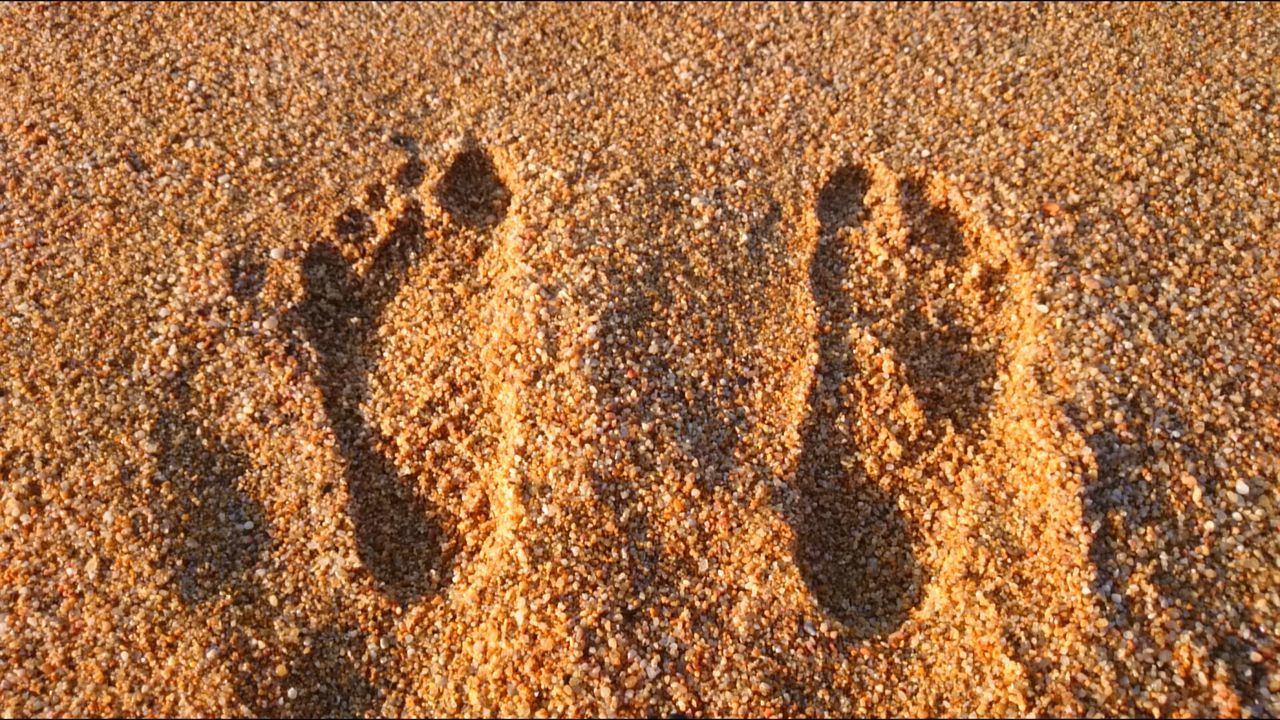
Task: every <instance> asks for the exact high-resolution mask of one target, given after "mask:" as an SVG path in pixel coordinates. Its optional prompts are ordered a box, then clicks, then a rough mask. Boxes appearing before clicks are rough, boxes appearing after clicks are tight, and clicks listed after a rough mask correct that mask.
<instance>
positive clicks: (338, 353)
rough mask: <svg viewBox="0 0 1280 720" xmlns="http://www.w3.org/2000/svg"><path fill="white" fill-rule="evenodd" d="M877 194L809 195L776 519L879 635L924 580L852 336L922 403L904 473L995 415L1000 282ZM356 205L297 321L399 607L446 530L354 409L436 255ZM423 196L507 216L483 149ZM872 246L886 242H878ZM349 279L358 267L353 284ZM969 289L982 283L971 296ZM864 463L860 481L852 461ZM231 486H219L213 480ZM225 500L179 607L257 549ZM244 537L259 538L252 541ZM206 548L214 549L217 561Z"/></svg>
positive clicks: (800, 556) (824, 591) (441, 569)
mask: <svg viewBox="0 0 1280 720" xmlns="http://www.w3.org/2000/svg"><path fill="white" fill-rule="evenodd" d="M406 149H408V150H409V151H410V158H409V160H408V161H407V162H406V163H405V164H404V165H403V166H402V168H401V170H400V171H399V173H398V174H397V176H396V178H395V179H394V181H393V185H394V186H396V187H397V188H398V189H400V190H404V191H410V190H412V189H413V188H416V187H417V186H418V184H420V183H421V181H422V179H423V176H424V172H425V169H424V167H423V166H422V163H421V162H420V161H419V160H418V159H417V155H416V153H415V152H413V149H412V146H411V145H409V146H407V148H406ZM872 187H873V177H872V173H871V172H870V171H869V170H868V169H867V168H864V167H860V166H856V165H849V166H846V167H843V168H841V169H839V170H838V171H836V172H835V173H834V174H832V175H831V177H830V178H829V179H828V181H827V182H826V183H825V185H824V186H823V188H822V189H821V190H820V191H819V192H818V194H817V198H816V202H815V208H814V213H815V215H816V219H817V226H818V235H819V237H818V242H817V246H816V250H815V251H814V253H813V257H812V261H811V265H810V271H809V277H810V285H811V292H812V294H813V298H814V301H815V303H816V305H817V307H818V309H819V312H820V317H821V319H820V333H819V339H818V350H819V352H818V355H819V359H818V365H817V367H816V369H815V372H814V375H813V381H812V385H811V387H810V389H809V402H808V406H809V408H810V413H809V415H808V417H807V419H806V420H805V421H804V423H803V426H802V438H803V452H802V455H801V458H800V462H799V464H798V466H797V471H796V485H797V487H798V489H799V490H800V491H801V492H800V493H799V495H800V497H801V498H802V501H801V503H800V504H799V506H798V507H792V508H788V509H787V515H788V517H789V519H790V520H791V521H792V525H793V527H794V529H795V534H796V541H797V546H796V548H795V557H796V559H797V563H798V565H799V567H800V570H801V573H802V576H803V577H804V578H805V580H806V582H807V583H808V585H809V587H810V590H811V592H812V594H813V596H814V598H815V599H816V600H817V601H818V603H819V604H820V605H821V606H822V607H823V608H824V610H825V611H826V612H827V613H828V614H829V615H831V616H832V617H834V618H836V619H838V620H840V621H841V622H842V623H844V624H846V625H848V626H851V627H852V626H856V627H859V628H862V629H863V630H864V631H865V632H868V633H871V634H880V633H882V632H885V631H888V630H891V629H892V628H894V627H896V626H897V625H898V624H900V623H901V621H902V620H903V619H905V616H906V614H907V613H908V612H909V610H910V609H911V608H912V607H913V606H914V605H915V604H916V602H917V600H918V598H919V595H920V591H921V587H922V581H923V571H922V569H921V568H920V567H919V564H918V563H917V562H916V560H915V557H914V552H913V549H912V548H913V537H912V535H913V531H912V529H911V527H910V523H909V521H908V520H907V519H906V517H904V515H903V513H902V512H901V510H900V509H899V507H898V503H897V501H896V499H895V498H894V493H893V492H892V491H891V488H889V487H887V486H886V484H885V483H880V482H877V481H876V480H875V479H873V478H874V477H875V476H878V475H883V467H884V458H883V457H879V456H877V457H869V454H874V452H875V450H876V449H877V447H878V446H877V445H876V442H875V441H874V440H873V441H870V442H865V441H860V440H865V438H860V436H862V435H866V432H864V431H863V430H859V429H858V428H856V427H852V426H851V424H850V422H849V420H848V419H849V418H850V417H853V416H856V415H858V414H859V408H858V407H857V404H858V403H862V413H861V414H862V415H863V416H864V417H865V416H867V415H868V413H869V414H870V415H878V416H881V417H883V416H884V415H885V414H886V413H888V414H890V415H892V414H893V412H897V411H898V409H896V408H886V407H878V408H877V407H872V405H874V404H875V400H876V398H874V397H873V398H868V397H865V395H866V393H863V392H861V391H860V390H859V388H858V385H859V380H858V378H859V377H860V376H863V375H865V374H866V372H867V368H866V367H865V365H866V364H867V362H868V361H869V359H870V358H872V356H873V355H874V353H872V355H868V353H867V351H866V349H865V348H862V349H859V348H858V347H855V345H854V344H853V343H851V340H850V339H851V338H853V337H855V336H857V335H858V334H859V333H861V334H862V335H863V336H864V337H869V338H874V341H873V344H879V345H882V346H885V347H888V348H891V349H892V352H893V357H895V358H897V360H898V361H899V362H900V364H901V366H902V374H903V375H904V376H905V382H906V384H907V385H908V386H909V388H910V391H909V394H910V395H911V396H912V402H911V403H909V404H911V405H913V406H915V407H918V408H919V409H920V411H921V412H922V414H923V418H922V420H921V419H918V418H917V419H916V420H921V421H919V422H914V421H913V420H912V419H911V418H908V420H907V421H906V422H903V423H900V424H895V427H894V428H893V430H894V432H892V433H891V434H892V435H895V436H896V437H895V441H896V442H897V443H898V445H899V446H900V447H899V448H895V449H894V450H893V453H894V454H897V455H899V456H900V462H902V463H904V464H906V463H911V462H915V461H916V460H917V459H918V458H919V457H921V456H922V455H925V454H927V451H928V450H929V449H930V448H931V447H933V446H934V445H936V444H937V443H938V442H940V441H941V439H942V436H943V435H944V434H945V433H947V432H957V433H965V432H969V431H971V430H973V429H974V428H975V427H977V426H979V425H980V424H981V419H982V418H983V417H984V415H985V413H986V411H987V409H988V406H989V405H990V403H991V399H992V395H993V392H994V377H995V369H996V362H997V355H998V349H996V348H992V347H985V348H977V347H975V342H974V338H975V328H974V325H975V323H980V322H981V319H980V316H981V315H983V314H984V313H989V312H991V308H990V306H989V303H988V304H986V305H984V303H987V301H988V300H990V298H991V295H990V293H988V292H987V290H988V289H990V288H993V287H998V285H999V277H998V276H999V273H1000V272H1002V269H1001V268H999V267H989V266H982V267H977V269H976V271H975V270H974V267H975V265H974V263H973V262H971V261H973V260H974V257H975V256H973V254H972V253H971V251H970V250H971V248H970V245H971V243H968V242H967V241H966V235H965V234H964V231H963V230H962V229H961V226H960V222H959V221H958V220H957V218H956V216H955V215H954V214H953V213H951V212H950V211H949V210H948V209H947V208H946V207H945V206H944V205H942V204H939V203H937V202H936V201H932V200H930V199H929V197H928V192H927V189H926V188H925V187H924V186H923V184H921V183H920V182H918V181H916V180H913V179H906V180H903V181H901V182H900V183H898V185H897V194H896V196H895V197H893V198H879V197H877V198H874V200H875V202H869V201H868V200H869V198H868V193H869V191H870V190H871V189H872ZM367 195H368V197H367V198H366V201H365V202H364V203H363V206H362V207H353V208H351V209H349V210H347V211H345V212H344V213H343V214H342V215H341V216H339V218H338V219H337V221H336V222H335V227H334V235H335V238H334V240H333V241H324V242H321V243H318V244H315V245H313V246H312V247H311V249H310V250H309V251H308V253H307V255H306V258H305V260H304V262H303V268H302V269H303V278H304V287H305V293H306V295H305V299H304V301H303V303H302V305H301V307H300V308H299V316H300V317H301V319H302V323H303V327H304V329H305V331H306V333H307V336H308V339H309V341H310V342H311V344H312V346H313V347H314V349H315V350H316V353H317V355H318V357H319V361H320V362H319V368H318V372H317V384H318V385H319V387H320V389H321V392H322V395H323V401H324V408H325V411H326V414H327V415H328V418H329V421H330V423H331V426H332V428H333V431H334V433H335V436H336V439H337V442H338V448H339V451H340V453H341V455H342V459H343V462H344V476H345V479H346V484H347V496H348V498H349V500H348V502H349V507H348V509H349V513H350V517H351V520H352V523H353V526H354V529H355V532H356V539H357V550H358V552H359V555H360V558H361V561H362V563H363V565H364V567H365V568H366V569H367V570H368V572H369V573H370V574H371V575H372V576H373V578H374V579H375V581H376V582H377V583H378V585H379V586H380V587H381V588H382V589H383V590H384V591H385V592H386V593H387V594H388V595H389V596H391V597H392V598H393V599H395V600H397V601H399V602H411V601H413V600H415V599H417V598H419V597H421V596H423V595H425V594H428V593H432V592H435V591H438V590H439V589H440V587H442V585H443V583H444V582H446V581H447V577H448V575H449V573H448V572H446V570H447V563H448V558H447V557H446V555H445V553H443V552H442V550H441V548H442V547H445V546H447V545H448V543H447V542H445V540H446V532H445V530H444V529H443V528H442V527H441V525H440V523H439V522H438V520H437V519H436V518H437V514H436V512H435V511H434V510H433V509H432V508H431V507H429V504H428V502H427V501H426V500H425V499H424V498H422V497H421V496H419V495H418V493H417V492H416V491H415V490H414V489H413V488H411V487H409V486H407V485H406V484H405V483H404V482H403V481H401V479H400V478H399V474H398V472H397V470H396V467H395V465H394V463H393V462H392V461H391V460H390V459H389V458H388V457H386V456H385V455H384V454H383V453H382V452H381V451H380V450H379V443H378V433H377V431H376V430H374V429H373V428H372V427H371V426H370V425H369V423H368V422H367V421H366V420H365V418H364V416H363V414H362V412H361V410H360V407H361V405H362V404H364V403H366V402H367V401H368V400H369V399H370V394H371V392H370V387H369V382H368V378H369V375H370V368H369V367H367V366H365V365H364V364H363V363H365V362H366V361H367V359H368V358H372V357H376V355H377V349H378V348H377V345H378V335H377V327H378V324H379V319H380V317H381V316H382V314H383V311H384V309H385V308H386V306H387V304H388V302H390V301H391V300H392V299H393V298H395V297H396V295H397V293H398V292H399V290H400V288H401V287H402V285H403V284H404V282H405V279H406V277H407V275H408V273H409V272H410V270H411V268H412V266H413V263H414V262H415V261H416V260H417V259H418V256H420V255H421V254H423V253H426V252H428V251H429V250H430V249H429V248H427V247H425V241H424V233H423V227H422V223H423V213H422V208H421V207H420V206H419V205H418V204H417V201H416V200H414V199H413V195H412V193H411V192H406V196H407V197H409V199H408V200H404V198H401V199H400V200H401V202H402V203H403V206H402V207H401V208H400V209H399V210H398V211H397V212H394V213H390V216H392V220H391V226H390V229H389V231H387V232H385V233H383V237H382V238H381V239H380V240H379V239H377V238H376V237H375V236H376V234H377V233H376V231H375V228H374V224H375V223H374V218H373V214H374V213H377V212H378V211H379V210H381V209H383V208H384V206H385V203H386V199H387V197H388V195H389V193H388V192H387V190H386V188H384V187H381V186H374V187H373V188H371V189H370V190H369V192H368V193H367ZM435 197H436V200H437V202H438V203H439V204H440V205H441V206H442V207H443V208H444V209H445V210H446V211H447V212H448V213H449V215H450V217H451V218H452V219H453V220H454V221H455V222H457V223H459V224H461V225H464V226H469V227H470V228H471V229H473V230H476V231H479V232H481V233H483V232H487V231H488V230H490V229H492V228H493V227H494V226H495V225H496V224H497V223H498V222H499V221H500V220H501V219H502V217H503V215H504V214H505V211H506V208H507V206H508V204H509V203H510V200H511V194H510V191H509V190H507V188H506V187H505V186H504V185H503V183H502V181H501V179H500V178H499V176H498V174H497V172H496V170H495V169H494V166H493V163H492V160H491V159H490V158H489V157H488V156H487V155H486V154H485V153H484V152H483V151H482V150H479V149H471V150H468V151H466V152H463V153H461V154H460V155H459V156H458V157H457V158H456V159H455V161H454V163H453V164H452V166H451V167H450V169H449V170H448V171H447V172H446V173H445V175H444V176H443V178H442V179H441V181H440V182H439V184H438V185H437V187H436V189H435ZM884 203H890V204H893V203H896V204H897V207H896V208H894V210H895V211H896V212H897V213H899V214H900V215H901V217H902V219H903V220H904V221H905V222H904V223H903V224H904V225H905V226H906V229H907V232H906V235H905V237H904V238H899V245H898V246H897V247H894V248H882V250H886V249H887V250H888V252H889V254H890V255H893V254H895V253H896V254H898V255H900V257H898V258H896V259H895V260H893V262H889V263H888V264H889V265H893V267H892V268H891V269H890V270H889V272H887V273H886V272H884V268H883V267H880V268H879V269H876V268H877V267H878V266H884V265H886V262H888V261H887V260H886V259H885V258H884V257H876V256H875V254H874V253H873V252H871V250H870V249H869V248H868V247H867V241H868V238H869V237H870V235H871V234H876V233H875V232H873V230H874V229H873V228H870V225H872V224H874V223H875V222H876V217H875V211H876V209H877V208H878V207H879V205H880V204H884ZM876 232H878V231H876ZM889 234H891V233H889ZM879 235H882V236H886V237H887V235H886V233H883V232H880V233H879ZM879 242H887V241H886V240H885V237H881V238H880V240H879ZM473 250H474V252H475V253H478V252H479V248H474V249H473ZM894 263H896V265H894ZM356 267H365V268H366V269H365V270H364V271H363V272H357V271H356V270H355V269H354V268H356ZM850 282H854V283H855V284H857V283H862V285H863V288H862V289H863V290H864V291H867V292H879V293H884V294H885V296H886V297H893V298H895V300H894V303H893V310H892V311H891V313H890V315H889V316H885V317H871V316H868V315H867V314H865V313H861V312H859V310H858V308H856V307H855V306H854V305H853V302H852V296H851V295H850V293H849V292H847V291H846V290H845V287H846V286H847V285H848V283H850ZM975 283H976V285H977V286H980V287H976V290H975ZM961 289H963V291H961ZM975 298H976V299H977V302H975ZM975 318H977V319H976V320H975ZM895 398H896V396H895ZM881 399H883V398H881ZM882 405H883V403H882ZM864 430H865V429H864ZM198 450H199V452H196V453H188V454H191V455H193V456H196V457H201V458H203V460H202V461H201V462H200V464H202V465H203V466H205V467H207V468H211V469H212V470H211V472H214V473H215V474H217V475H219V476H222V475H226V476H227V477H232V476H235V475H237V474H238V472H237V470H236V468H235V467H234V466H235V461H234V458H235V454H234V453H229V452H225V451H219V450H214V449H210V448H198ZM224 450H225V449H224ZM869 451H870V452H869ZM860 456H861V457H862V459H863V461H864V462H863V463H862V465H863V469H861V470H859V469H857V468H856V467H853V465H856V463H852V464H851V462H850V461H851V459H853V458H859V457H860ZM224 466H226V467H224ZM233 486H234V483H233V482H231V483H228V482H221V481H219V482H214V483H209V484H207V487H233ZM209 492H215V491H213V490H209V489H207V488H205V489H197V490H196V493H195V496H199V495H200V493H209ZM233 495H234V494H233ZM233 495H229V496H228V497H227V498H203V497H200V498H199V502H198V503H197V504H198V505H200V506H201V507H216V508H221V509H220V510H218V511H217V512H218V514H219V516H220V517H226V518H230V520H229V521H227V522H226V523H224V524H223V526H225V527H230V528H240V529H241V530H239V531H231V532H232V534H235V537H230V536H229V537H227V538H213V537H210V538H204V537H203V536H201V537H199V538H193V542H190V543H188V544H189V545H191V546H192V548H193V549H192V550H191V552H192V555H191V557H188V558H186V561H185V562H184V563H183V565H184V567H186V568H188V570H187V571H186V572H187V573H188V576H184V578H183V579H182V580H181V581H180V586H181V588H185V589H180V592H182V593H183V594H184V597H186V598H187V599H188V600H189V601H192V602H199V601H200V600H201V598H202V597H203V596H204V594H205V593H206V591H205V590H203V589H202V588H204V587H206V585H208V584H209V582H208V581H212V584H213V585H217V584H219V579H220V578H221V579H222V580H223V581H225V580H226V579H227V578H229V577H230V576H232V575H234V574H236V573H238V572H241V571H243V569H244V567H247V566H248V565H250V564H252V561H253V558H255V557H257V556H258V555H260V554H261V552H263V550H264V548H265V547H266V543H267V542H268V539H267V537H266V535H265V526H266V521H265V518H264V517H263V513H262V512H261V508H258V507H257V506H256V505H255V504H254V503H252V502H251V501H249V500H248V499H247V498H244V497H239V498H236V497H234V496H233ZM255 508H256V509H255ZM201 526H202V527H216V525H214V524H201ZM246 527H253V528H258V530H257V531H256V532H255V531H249V532H248V533H247V534H246V532H245V531H244V530H243V528H246ZM201 532H205V531H201ZM218 532H221V531H218ZM236 533H239V534H236ZM200 548H221V550H220V551H219V552H218V553H216V554H214V553H210V552H209V551H208V550H205V549H200ZM219 564H221V565H219ZM242 566H244V567H242Z"/></svg>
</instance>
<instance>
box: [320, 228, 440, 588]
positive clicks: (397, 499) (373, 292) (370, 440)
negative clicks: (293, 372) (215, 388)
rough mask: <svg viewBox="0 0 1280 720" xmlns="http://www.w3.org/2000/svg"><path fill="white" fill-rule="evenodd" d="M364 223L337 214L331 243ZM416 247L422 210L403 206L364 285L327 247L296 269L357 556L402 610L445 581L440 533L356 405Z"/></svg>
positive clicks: (365, 395)
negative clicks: (381, 325) (381, 326)
mask: <svg viewBox="0 0 1280 720" xmlns="http://www.w3.org/2000/svg"><path fill="white" fill-rule="evenodd" d="M362 215H363V214H362V213H360V212H359V211H358V210H348V211H347V212H346V213H344V214H343V215H342V216H341V217H340V218H339V220H338V227H337V228H336V229H337V231H338V233H339V236H340V237H342V236H349V235H351V234H358V233H360V232H361V231H363V230H364V229H365V227H366V220H365V219H364V218H363V217H362ZM348 231H349V232H348ZM422 244H423V235H422V214H421V210H420V209H419V208H411V209H410V210H408V211H406V213H405V214H404V215H403V216H402V217H401V218H400V219H399V220H398V221H397V223H396V225H395V227H394V228H393V229H392V232H391V234H390V236H389V237H387V238H386V240H385V241H384V242H383V243H382V244H381V245H380V246H379V247H378V248H377V250H376V251H375V255H374V258H373V261H372V264H371V267H370V269H369V271H368V273H367V274H366V275H365V276H364V277H363V278H361V277H357V276H356V274H355V272H354V271H353V270H352V268H351V266H350V264H349V263H348V262H347V260H346V259H345V258H344V257H343V256H342V254H341V253H340V252H339V251H338V248H337V247H335V246H334V245H332V244H329V243H320V244H317V245H314V246H312V248H311V249H310V250H309V251H308V252H307V255H306V258H305V259H304V261H303V282H304V287H305V291H306V298H305V300H304V302H303V305H302V309H301V316H302V319H303V323H304V325H305V328H306V332H307V334H308V336H309V339H310V341H311V343H312V344H313V346H314V347H315V349H316V352H317V353H318V354H319V356H320V372H319V378H318V384H319V386H320V390H321V393H322V395H323V399H324V407H325V412H326V414H327V415H328V417H329V422H330V423H331V425H332V427H333V431H334V434H335V435H336V437H337V441H338V449H339V452H340V453H341V454H342V457H343V460H344V461H345V465H346V481H347V493H348V497H349V504H348V511H349V512H350V516H351V520H352V523H353V525H354V527H355V532H356V542H357V550H358V552H359V554H360V559H361V561H362V562H363V563H364V566H365V568H367V569H368V570H369V572H370V573H371V574H372V575H373V577H374V579H375V580H376V581H377V582H378V583H379V584H380V585H381V586H382V588H384V590H385V591H386V592H387V593H388V594H389V595H390V596H391V597H392V598H394V599H395V600H396V601H397V602H401V603H405V602H412V601H413V600H415V599H417V598H419V597H421V596H422V595H424V594H426V593H429V592H433V591H435V590H438V589H439V587H440V584H441V583H442V582H443V581H445V580H446V579H447V578H443V577H440V576H441V575H442V573H440V572H438V571H439V570H440V569H441V568H442V566H443V561H444V559H445V558H443V557H441V547H442V540H443V539H444V536H443V531H442V529H441V527H440V525H439V523H438V522H437V521H436V519H435V513H434V512H433V510H432V509H431V508H429V507H428V505H427V503H426V501H425V500H424V499H423V498H421V497H420V496H419V495H418V493H417V492H416V491H415V490H414V489H413V488H412V487H411V486H409V485H407V484H406V483H405V482H404V481H402V480H401V479H400V477H399V473H398V471H397V469H396V467H395V464H394V463H393V462H392V461H391V460H390V459H388V458H387V457H385V456H384V455H383V454H382V453H381V452H380V451H379V450H378V448H377V447H376V442H377V437H378V436H377V431H376V430H375V429H374V428H372V427H371V426H370V425H369V423H368V422H367V421H366V420H365V418H364V415H363V414H362V412H361V410H360V406H361V405H362V404H364V403H365V402H367V401H368V400H369V398H370V387H369V373H370V371H371V365H372V364H374V363H376V359H377V358H376V356H377V352H378V342H377V325H378V321H379V319H380V318H381V316H382V310H383V308H384V307H385V306H386V304H387V303H388V302H389V301H390V300H391V299H392V298H394V297H395V295H396V293H397V292H398V291H399V289H400V286H401V285H402V284H403V283H404V281H405V278H406V276H407V275H408V272H409V269H410V266H411V264H412V262H413V261H414V259H415V257H416V256H417V254H418V253H419V252H421V251H422V249H423V248H422Z"/></svg>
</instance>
